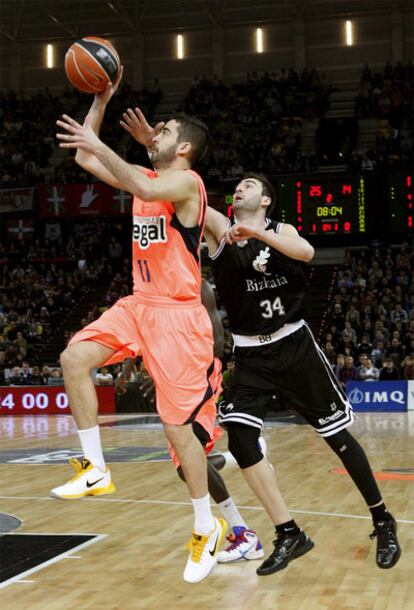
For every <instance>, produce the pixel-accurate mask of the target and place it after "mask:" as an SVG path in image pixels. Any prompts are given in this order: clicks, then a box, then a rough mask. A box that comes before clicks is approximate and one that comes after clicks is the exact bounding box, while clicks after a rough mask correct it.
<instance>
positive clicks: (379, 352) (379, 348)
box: [371, 341, 388, 366]
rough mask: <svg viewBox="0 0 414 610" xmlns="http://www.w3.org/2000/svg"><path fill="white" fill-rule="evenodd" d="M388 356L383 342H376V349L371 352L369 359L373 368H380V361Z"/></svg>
mask: <svg viewBox="0 0 414 610" xmlns="http://www.w3.org/2000/svg"><path fill="white" fill-rule="evenodd" d="M386 356H388V354H387V350H386V349H385V344H384V341H378V342H377V345H376V347H374V348H373V349H372V351H371V358H372V361H373V362H374V364H375V366H380V365H381V362H382V360H383V359H384V358H385V357H386Z"/></svg>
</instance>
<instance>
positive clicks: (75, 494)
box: [50, 458, 116, 500]
mask: <svg viewBox="0 0 414 610" xmlns="http://www.w3.org/2000/svg"><path fill="white" fill-rule="evenodd" d="M69 464H70V465H71V466H72V468H73V469H74V471H75V472H76V474H75V476H74V477H72V478H71V479H70V480H69V481H68V482H67V483H65V484H64V485H61V486H60V487H55V488H54V489H52V490H51V491H50V495H51V496H53V497H54V498H60V499H62V500H78V499H79V498H84V497H85V496H101V495H103V494H112V493H114V491H115V489H116V487H115V485H114V484H113V482H112V478H111V472H110V470H109V468H108V466H107V467H106V471H105V472H104V471H103V470H101V469H100V468H98V467H97V466H94V465H93V464H91V463H90V461H89V460H87V459H85V458H83V459H82V461H81V462H79V460H76V459H70V460H69Z"/></svg>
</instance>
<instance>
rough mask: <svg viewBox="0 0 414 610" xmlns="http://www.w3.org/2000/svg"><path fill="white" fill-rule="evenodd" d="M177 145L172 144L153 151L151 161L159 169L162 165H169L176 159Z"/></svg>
mask: <svg viewBox="0 0 414 610" xmlns="http://www.w3.org/2000/svg"><path fill="white" fill-rule="evenodd" d="M176 151H177V145H176V144H172V145H171V146H169V147H168V148H166V149H165V150H162V151H158V150H153V151H151V163H152V165H153V166H154V167H156V168H157V169H160V168H161V167H168V166H169V165H171V163H172V162H173V161H174V159H175V157H176V154H177V153H176Z"/></svg>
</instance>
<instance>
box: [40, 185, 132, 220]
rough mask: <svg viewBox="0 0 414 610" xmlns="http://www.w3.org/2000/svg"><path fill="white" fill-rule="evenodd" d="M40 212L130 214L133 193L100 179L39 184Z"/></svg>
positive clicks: (47, 214)
mask: <svg viewBox="0 0 414 610" xmlns="http://www.w3.org/2000/svg"><path fill="white" fill-rule="evenodd" d="M39 204H40V216H41V217H42V218H51V217H54V218H56V217H59V216H97V215H98V214H99V215H104V216H125V215H129V214H131V210H132V195H131V194H130V193H126V192H125V191H120V190H119V189H114V188H112V187H111V186H108V185H107V184H103V183H102V182H94V183H92V184H67V185H63V186H41V187H39Z"/></svg>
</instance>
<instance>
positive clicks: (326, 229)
mask: <svg viewBox="0 0 414 610" xmlns="http://www.w3.org/2000/svg"><path fill="white" fill-rule="evenodd" d="M322 231H323V232H324V233H328V232H329V231H332V225H331V223H330V222H324V223H323V224H322Z"/></svg>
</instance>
